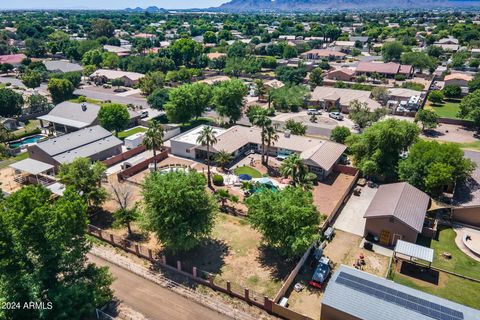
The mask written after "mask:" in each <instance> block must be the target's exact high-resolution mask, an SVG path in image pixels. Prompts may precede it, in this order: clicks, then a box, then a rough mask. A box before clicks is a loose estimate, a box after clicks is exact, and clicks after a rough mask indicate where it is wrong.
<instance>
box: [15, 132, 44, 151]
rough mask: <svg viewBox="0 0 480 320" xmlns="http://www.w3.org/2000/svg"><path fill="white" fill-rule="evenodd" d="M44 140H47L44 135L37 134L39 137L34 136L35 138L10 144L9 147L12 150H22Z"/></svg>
mask: <svg viewBox="0 0 480 320" xmlns="http://www.w3.org/2000/svg"><path fill="white" fill-rule="evenodd" d="M43 138H45V136H44V135H41V134H37V135H34V136H29V137H25V138H23V139H20V140H16V141H13V142H10V143H9V144H8V146H9V147H10V148H12V149H15V148H20V147H23V146H24V145H27V144H32V143H36V142H37V141H38V140H40V139H43Z"/></svg>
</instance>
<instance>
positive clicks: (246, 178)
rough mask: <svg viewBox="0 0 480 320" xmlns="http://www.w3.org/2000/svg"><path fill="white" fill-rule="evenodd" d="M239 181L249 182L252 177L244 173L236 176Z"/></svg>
mask: <svg viewBox="0 0 480 320" xmlns="http://www.w3.org/2000/svg"><path fill="white" fill-rule="evenodd" d="M238 178H240V180H245V181H250V180H252V177H251V176H250V175H248V174H246V173H242V174H241V175H239V176H238Z"/></svg>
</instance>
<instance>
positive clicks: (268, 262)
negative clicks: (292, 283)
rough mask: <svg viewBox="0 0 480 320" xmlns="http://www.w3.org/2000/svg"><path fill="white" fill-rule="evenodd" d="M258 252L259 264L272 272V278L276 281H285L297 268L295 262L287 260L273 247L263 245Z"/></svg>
mask: <svg viewBox="0 0 480 320" xmlns="http://www.w3.org/2000/svg"><path fill="white" fill-rule="evenodd" d="M258 250H259V252H260V254H259V256H258V258H257V260H258V262H259V263H260V265H261V266H262V267H263V268H265V269H267V270H268V271H269V272H270V276H271V277H272V278H273V279H274V280H283V279H285V278H286V277H288V275H289V274H290V272H291V271H292V269H293V268H294V267H295V264H296V263H295V261H293V260H288V259H285V258H284V257H283V256H281V255H280V253H279V252H278V250H276V249H275V248H272V247H271V246H268V245H266V244H261V245H260V247H259V248H258Z"/></svg>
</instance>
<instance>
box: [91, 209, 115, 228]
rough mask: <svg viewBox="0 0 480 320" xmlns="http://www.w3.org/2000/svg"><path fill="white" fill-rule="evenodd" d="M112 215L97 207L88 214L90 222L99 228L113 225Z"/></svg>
mask: <svg viewBox="0 0 480 320" xmlns="http://www.w3.org/2000/svg"><path fill="white" fill-rule="evenodd" d="M113 221H114V219H113V215H112V213H111V212H109V211H106V210H103V209H99V210H96V211H95V212H93V213H92V214H91V215H90V224H92V225H94V226H95V227H98V228H101V229H109V228H111V227H112V225H113Z"/></svg>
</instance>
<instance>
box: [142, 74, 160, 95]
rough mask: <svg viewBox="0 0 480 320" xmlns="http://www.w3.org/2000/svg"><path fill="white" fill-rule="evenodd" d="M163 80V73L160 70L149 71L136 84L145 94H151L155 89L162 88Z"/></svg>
mask: <svg viewBox="0 0 480 320" xmlns="http://www.w3.org/2000/svg"><path fill="white" fill-rule="evenodd" d="M164 82H165V74H163V72H161V71H155V72H149V73H147V74H146V75H145V76H144V77H142V78H140V80H139V83H138V86H139V87H140V90H142V93H143V94H144V95H146V96H148V95H150V94H152V92H153V91H155V90H156V89H160V88H163V84H164Z"/></svg>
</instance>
